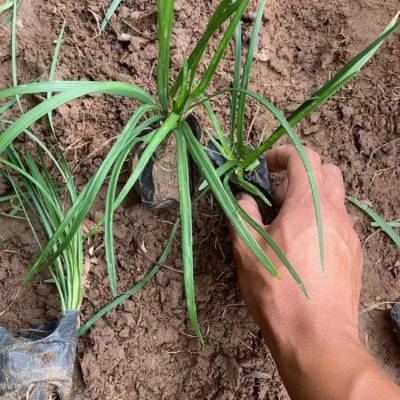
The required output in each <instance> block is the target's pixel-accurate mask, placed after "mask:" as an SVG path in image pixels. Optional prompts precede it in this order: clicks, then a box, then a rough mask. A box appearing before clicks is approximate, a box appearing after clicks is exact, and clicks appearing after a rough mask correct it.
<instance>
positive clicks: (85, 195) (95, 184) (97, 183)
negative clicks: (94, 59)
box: [25, 96, 154, 282]
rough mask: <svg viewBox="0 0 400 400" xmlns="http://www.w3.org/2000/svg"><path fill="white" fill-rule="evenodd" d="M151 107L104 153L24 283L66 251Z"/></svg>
mask: <svg viewBox="0 0 400 400" xmlns="http://www.w3.org/2000/svg"><path fill="white" fill-rule="evenodd" d="M55 97H56V96H55ZM52 99H53V98H52ZM152 108H154V106H150V105H144V106H141V107H139V108H138V109H137V110H136V112H135V113H134V114H133V115H132V117H131V118H130V119H129V121H128V122H127V124H126V125H125V127H124V129H123V131H122V132H121V135H120V136H119V138H118V139H117V141H116V142H115V144H114V146H113V147H112V148H111V150H110V151H109V153H108V154H107V156H106V158H105V160H104V161H103V163H102V165H101V166H100V168H99V169H98V170H97V172H96V173H95V175H93V176H92V178H91V179H90V181H89V182H88V184H87V185H86V186H85V188H84V189H83V190H82V192H81V193H80V194H79V196H78V197H77V198H76V200H75V202H74V204H73V205H72V207H71V208H70V209H69V210H68V212H67V213H66V215H65V217H64V219H63V221H62V222H61V224H60V226H59V227H58V228H57V230H56V231H55V232H54V235H53V236H52V237H51V239H50V240H49V242H48V243H47V245H46V247H44V249H43V251H42V253H41V254H40V256H39V257H38V259H37V260H36V261H35V263H34V264H33V265H32V267H31V268H30V269H29V271H28V273H27V274H26V276H25V282H27V281H29V280H30V279H31V278H32V276H33V275H34V273H35V272H36V271H37V270H38V269H39V268H40V267H41V266H42V265H43V263H44V262H46V263H47V264H50V263H52V262H54V260H55V259H57V257H58V256H59V255H60V254H61V252H62V251H63V250H64V249H65V248H66V246H68V244H69V242H70V240H71V239H72V237H73V235H74V232H75V231H76V230H77V229H79V227H80V224H81V223H82V221H83V219H84V217H85V215H86V214H87V212H88V211H89V209H90V207H91V205H92V204H93V201H94V199H95V197H96V195H97V193H98V191H99V189H100V187H101V185H102V184H103V183H104V180H105V178H106V176H107V174H108V172H109V171H110V169H111V167H112V165H113V164H114V162H115V160H116V159H117V158H118V156H119V154H120V151H121V148H123V147H124V145H125V143H126V142H127V141H128V140H129V139H130V137H131V135H134V134H139V133H141V131H139V132H138V131H135V127H136V126H137V124H138V122H139V120H140V119H141V118H142V117H143V115H144V114H145V113H146V112H148V111H150V110H151V109H152ZM67 227H69V230H68V233H67V234H66V235H65V236H63V235H64V232H65V230H66V229H67ZM61 236H63V242H62V243H60V244H59V246H58V249H57V251H55V252H52V249H53V246H54V245H55V244H56V243H57V241H58V240H59V239H60V238H61Z"/></svg>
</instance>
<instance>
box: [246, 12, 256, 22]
mask: <svg viewBox="0 0 400 400" xmlns="http://www.w3.org/2000/svg"><path fill="white" fill-rule="evenodd" d="M256 18H257V13H256V12H255V11H248V12H247V13H246V14H244V17H243V19H244V20H245V21H251V22H254V21H255V20H256Z"/></svg>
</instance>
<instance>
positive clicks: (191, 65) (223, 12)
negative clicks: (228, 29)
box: [171, 0, 243, 97]
mask: <svg viewBox="0 0 400 400" xmlns="http://www.w3.org/2000/svg"><path fill="white" fill-rule="evenodd" d="M242 1H243V0H233V1H232V0H222V1H221V2H220V3H219V5H218V6H217V8H216V9H215V10H214V12H213V14H212V15H211V17H210V19H209V21H208V24H207V27H206V29H205V32H204V34H203V35H202V36H201V38H200V39H199V41H198V42H197V44H196V46H195V48H194V49H193V51H192V52H191V54H190V56H189V58H188V70H189V71H190V83H191V85H192V83H193V81H194V79H195V76H196V72H197V69H198V66H199V64H200V60H201V58H202V56H203V54H204V51H205V50H206V48H207V45H208V43H209V41H210V39H211V38H212V36H213V35H214V34H215V33H216V32H217V31H218V30H219V29H220V28H221V26H222V25H223V24H224V22H225V21H226V20H227V19H228V18H229V17H230V16H231V15H232V14H233V13H235V12H236V11H237V10H238V7H239V6H240V4H241V2H242ZM182 79H183V68H182V69H181V71H180V72H179V74H178V77H177V79H176V81H175V83H174V85H173V86H172V88H171V96H172V97H174V96H175V95H176V93H177V92H178V89H179V87H180V86H181V85H182Z"/></svg>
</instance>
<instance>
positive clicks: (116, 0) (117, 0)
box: [100, 0, 122, 31]
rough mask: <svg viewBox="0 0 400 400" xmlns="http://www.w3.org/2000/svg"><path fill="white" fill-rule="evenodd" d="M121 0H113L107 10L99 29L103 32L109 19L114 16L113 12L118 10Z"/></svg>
mask: <svg viewBox="0 0 400 400" xmlns="http://www.w3.org/2000/svg"><path fill="white" fill-rule="evenodd" d="M121 1H122V0H113V2H112V3H111V5H110V7H109V8H108V9H107V12H106V15H105V17H104V19H103V22H102V23H101V26H100V29H101V30H102V31H104V29H105V28H106V26H107V24H108V22H109V21H110V19H111V17H112V16H113V15H114V13H115V10H116V9H117V8H118V6H119V5H120V3H121Z"/></svg>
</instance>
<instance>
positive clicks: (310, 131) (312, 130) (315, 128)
mask: <svg viewBox="0 0 400 400" xmlns="http://www.w3.org/2000/svg"><path fill="white" fill-rule="evenodd" d="M316 132H318V126H316V125H311V126H307V127H306V128H304V130H303V135H305V136H309V135H313V134H314V133H316Z"/></svg>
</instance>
